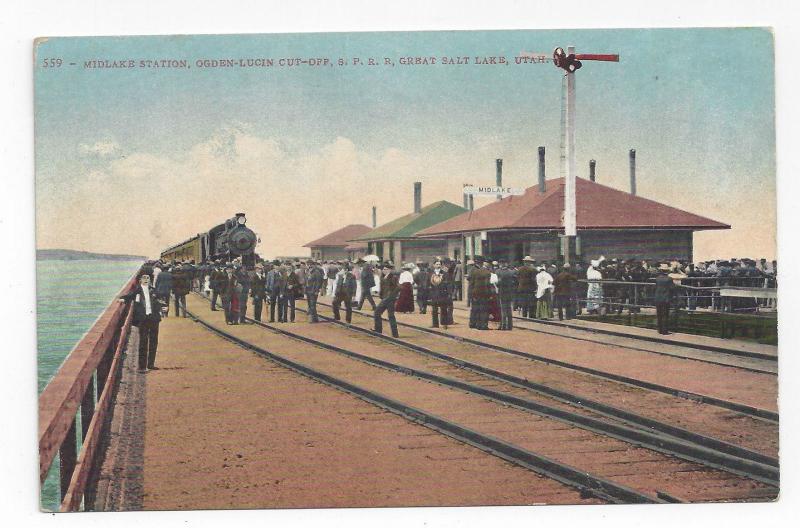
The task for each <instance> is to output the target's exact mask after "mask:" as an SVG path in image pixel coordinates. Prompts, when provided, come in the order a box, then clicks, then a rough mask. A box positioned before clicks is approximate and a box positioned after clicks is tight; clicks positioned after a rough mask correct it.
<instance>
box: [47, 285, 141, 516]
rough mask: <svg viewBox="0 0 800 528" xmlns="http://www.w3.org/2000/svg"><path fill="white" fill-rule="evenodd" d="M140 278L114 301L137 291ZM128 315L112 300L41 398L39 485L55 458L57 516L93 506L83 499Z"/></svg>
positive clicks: (105, 419) (116, 380)
mask: <svg viewBox="0 0 800 528" xmlns="http://www.w3.org/2000/svg"><path fill="white" fill-rule="evenodd" d="M138 273H139V272H138V271H137V272H136V273H135V274H134V275H133V276H132V277H131V279H130V280H129V281H128V283H127V284H126V285H125V286H124V287H123V288H122V290H120V292H119V294H118V295H122V294H125V293H128V292H129V291H130V290H131V289H132V288H133V287H134V286H135V284H136V277H137V276H138ZM132 314H133V311H132V310H130V309H129V308H128V306H127V305H126V304H123V303H120V302H118V301H117V298H116V297H115V298H114V299H113V300H112V301H111V303H110V304H109V305H108V307H107V308H106V309H105V311H104V312H103V313H102V314H101V315H100V317H99V318H98V319H97V321H96V322H95V323H94V326H92V328H91V329H90V330H89V332H88V333H87V334H86V335H85V336H84V337H83V339H81V340H80V342H79V343H78V344H77V345H75V348H73V349H72V352H70V354H69V356H67V358H66V359H65V360H64V363H63V364H62V365H61V368H59V370H58V372H57V373H56V375H55V376H54V377H53V379H52V380H51V381H50V383H48V384H47V387H45V389H44V391H42V393H41V395H40V396H39V482H40V485H41V484H43V483H44V481H45V479H46V478H47V474H48V473H49V471H50V467H51V466H52V464H53V460H55V457H56V453H58V454H59V480H60V489H61V507H60V510H61V511H78V510H80V509H81V504H82V503H84V507H85V509H91V508H92V506H93V503H94V497H93V496H90V494H87V486H88V484H89V483H90V480H91V477H92V475H93V473H94V471H95V470H96V469H97V463H98V461H99V460H98V459H99V457H98V452H99V449H98V448H99V446H100V442H101V439H102V438H103V435H104V434H105V432H106V428H107V425H108V423H109V418H110V416H111V413H110V411H111V403H112V400H113V397H114V393H115V391H116V388H117V386H118V384H119V376H120V372H121V365H122V352H123V350H124V349H125V345H126V343H127V340H128V334H129V332H130V326H131V317H132ZM95 379H96V380H97V381H96V384H97V395H98V396H97V398H95ZM78 412H80V416H81V438H82V446H81V449H80V452H78V447H77V446H78V436H77V414H78Z"/></svg>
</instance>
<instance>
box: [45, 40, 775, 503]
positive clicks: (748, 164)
mask: <svg viewBox="0 0 800 528" xmlns="http://www.w3.org/2000/svg"><path fill="white" fill-rule="evenodd" d="M33 69H34V84H35V164H36V167H35V171H36V179H35V183H36V245H37V329H38V366H39V379H38V382H39V387H38V388H39V400H38V401H39V431H38V435H39V477H40V483H41V493H40V504H41V509H42V510H44V511H131V510H207V509H285V508H354V507H368V508H382V507H413V506H504V505H505V506H511V505H556V504H562V505H563V504H568V505H590V504H592V505H597V504H640V503H646V504H654V505H655V504H665V503H711V502H714V503H718V502H765V501H774V500H777V497H778V494H779V490H780V469H779V468H780V464H779V456H778V451H779V445H778V419H779V414H778V405H777V395H778V343H777V341H778V338H777V319H778V302H777V292H778V285H777V277H778V275H777V264H778V263H777V249H776V232H777V215H776V202H777V196H776V167H775V164H776V161H775V160H776V155H775V96H774V93H775V90H774V79H775V63H774V44H773V33H772V31H771V30H770V29H768V28H696V29H693V28H683V29H581V30H577V29H576V30H566V29H565V30H535V29H531V30H508V31H427V32H364V33H305V34H291V33H287V34H250V35H171V36H125V37H114V36H107V37H89V36H87V37H57V36H53V37H42V38H39V39H37V40H36V42H35V44H34V64H33ZM652 508H657V506H652ZM654 511H657V510H654Z"/></svg>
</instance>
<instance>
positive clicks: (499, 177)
mask: <svg viewBox="0 0 800 528" xmlns="http://www.w3.org/2000/svg"><path fill="white" fill-rule="evenodd" d="M495 165H496V166H497V171H496V172H497V186H498V187H502V186H503V160H502V159H496V160H495ZM497 199H498V200H502V199H503V195H502V194H498V195H497Z"/></svg>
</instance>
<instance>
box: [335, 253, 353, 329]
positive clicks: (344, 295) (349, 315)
mask: <svg viewBox="0 0 800 528" xmlns="http://www.w3.org/2000/svg"><path fill="white" fill-rule="evenodd" d="M342 269H343V271H344V273H341V274H340V275H339V276H338V277H337V278H336V290H335V291H336V294H335V295H334V296H333V318H334V319H336V320H337V321H338V320H339V319H340V317H339V306H340V305H341V304H342V303H344V309H345V320H346V321H347V322H348V323H349V322H350V321H351V320H352V319H353V296H354V295H355V294H356V277H355V275H353V272H352V271H350V264H344V265H343V267H342Z"/></svg>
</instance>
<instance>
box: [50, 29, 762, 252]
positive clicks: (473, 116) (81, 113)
mask: <svg viewBox="0 0 800 528" xmlns="http://www.w3.org/2000/svg"><path fill="white" fill-rule="evenodd" d="M568 45H574V46H576V48H577V51H578V53H618V54H619V55H620V62H619V63H606V62H589V61H584V65H583V68H582V69H581V70H579V71H578V73H577V74H576V85H577V97H576V100H577V103H576V104H577V112H576V115H577V118H576V141H577V166H578V176H581V177H587V175H588V162H589V160H590V159H595V160H597V181H598V182H599V183H603V184H606V185H610V186H612V187H615V188H618V189H623V190H627V189H628V185H629V184H628V151H629V149H631V148H635V149H636V151H637V194H639V195H640V196H644V197H647V198H651V199H654V200H657V201H660V202H663V203H665V204H668V205H672V206H675V207H678V208H680V209H684V210H688V211H691V212H694V213H697V214H700V215H703V216H707V217H709V218H712V219H714V220H718V221H721V222H725V223H727V224H730V225H731V226H732V229H731V230H729V231H709V232H700V233H697V234H696V235H695V237H694V240H695V248H694V254H695V259H696V260H705V259H709V258H728V257H732V256H737V257H738V256H750V257H753V258H761V257H764V258H768V259H772V258H775V256H776V184H775V131H774V120H775V115H774V106H775V98H774V61H773V36H772V33H771V32H770V31H769V30H766V29H758V28H741V29H653V30H547V31H470V32H466V31H461V32H444V31H443V32H417V33H328V34H273V35H225V36H208V35H207V36H173V37H91V38H51V39H44V40H43V41H40V42H39V43H38V45H37V46H36V53H35V59H34V60H35V69H34V72H35V73H34V83H35V161H36V209H37V211H36V221H37V247H39V248H68V249H78V250H86V251H97V252H110V253H128V254H143V255H148V256H157V255H158V254H159V253H160V251H161V250H162V249H163V248H165V247H167V246H169V245H172V244H174V243H176V242H179V241H182V240H184V239H186V238H189V237H190V236H193V235H194V234H196V233H198V232H202V231H205V230H207V229H208V228H210V227H212V226H213V225H216V224H218V223H220V222H221V221H222V220H224V219H226V218H229V217H231V216H232V215H233V214H234V213H236V212H239V211H243V212H246V213H247V215H248V218H249V222H248V225H249V226H250V227H251V228H253V229H254V230H255V231H256V232H257V233H258V234H259V236H260V238H261V244H260V246H259V248H258V251H259V253H260V254H262V255H264V256H274V255H305V254H308V249H307V248H303V247H302V245H303V244H304V243H306V242H308V241H310V240H313V239H316V238H319V237H320V236H323V235H325V234H327V233H328V232H330V231H333V230H336V229H338V228H340V227H342V226H344V225H347V224H352V223H363V224H367V225H369V223H370V222H371V208H372V206H373V205H374V206H376V207H377V211H378V223H379V224H381V223H384V222H387V221H389V220H391V219H394V218H396V217H398V216H401V215H403V214H407V213H409V212H411V211H412V207H413V196H412V184H413V182H415V181H421V182H422V186H423V187H422V189H423V190H422V194H423V196H422V199H423V204H427V203H431V202H433V201H436V200H440V199H446V200H449V201H451V202H453V203H456V204H461V203H462V198H461V187H462V184H464V183H473V184H479V185H480V184H483V185H487V184H488V185H491V184H494V177H495V159H496V158H502V159H503V182H504V184H505V185H509V186H514V187H527V186H530V185H535V184H536V178H537V147H538V146H540V145H543V146H545V147H546V149H547V175H548V177H558V176H559V169H560V167H559V148H560V135H561V130H560V123H561V120H560V113H561V84H562V83H561V78H562V75H561V73H560V71H559V70H558V69H556V68H555V67H554V66H553V65H552V63H549V62H548V63H538V64H520V65H518V64H516V63H515V60H514V58H515V57H517V56H518V55H519V54H520V52H522V51H528V52H541V53H543V54H546V55H548V56H549V55H550V54H551V53H552V50H553V48H555V47H556V46H563V47H566V46H568ZM401 57H420V58H421V57H435V58H436V64H427V65H426V64H418V65H414V64H412V65H403V64H401V60H400V59H401ZM443 57H450V58H452V59H453V60H454V61H457V58H458V57H468V58H469V61H468V62H469V64H460V65H459V64H442V58H443ZM489 57H504V58H505V60H506V62H507V64H476V62H484V59H485V62H490V61H489V60H488V58H489ZM248 58H271V59H273V60H274V66H272V67H253V68H242V67H238V66H237V67H232V68H219V67H216V68H215V67H203V66H202V61H203V60H220V59H231V60H239V59H248ZM281 58H299V59H305V60H307V59H310V58H318V59H322V58H327V59H328V61H329V64H327V65H323V66H311V65H309V64H308V63H305V64H300V65H295V66H280V65H279V62H278V61H279V59H281ZM354 58H359V59H360V60H361V64H354V63H353V59H354ZM369 58H373V59H375V61H376V63H377V65H375V66H370V65H368V64H367V62H368V59H369ZM477 58H481V59H482V60H481V61H477V60H476V59H477ZM51 59H61V60H62V63H61V66H60V67H45V64H46V63H45V60H48V62H47V64H52V62H50V60H51ZM160 59H175V60H185V61H186V64H187V65H188V66H190V67H188V68H175V69H164V68H158V69H154V68H140V67H136V68H125V69H122V68H87V67H85V66H84V63H85V62H86V61H91V60H108V61H113V60H117V61H123V60H124V61H127V60H133V61H134V64H136V65H138V64H139V61H141V60H160ZM339 59H342V60H344V61H345V62H346V63H345V64H344V65H341V66H340V65H339V63H338V61H339ZM385 59H389V60H390V61H391V63H390V64H385ZM197 61H201V63H200V64H198V62H197ZM70 63H74V64H75V65H74V66H72V65H70ZM491 199H492V198H491V197H487V198H479V199H478V200H476V207H478V206H480V205H483V204H485V203H488V202H489V201H490V200H491Z"/></svg>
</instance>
